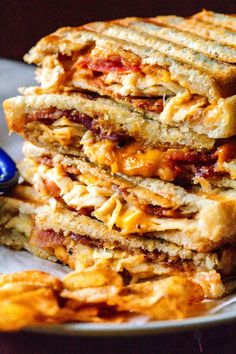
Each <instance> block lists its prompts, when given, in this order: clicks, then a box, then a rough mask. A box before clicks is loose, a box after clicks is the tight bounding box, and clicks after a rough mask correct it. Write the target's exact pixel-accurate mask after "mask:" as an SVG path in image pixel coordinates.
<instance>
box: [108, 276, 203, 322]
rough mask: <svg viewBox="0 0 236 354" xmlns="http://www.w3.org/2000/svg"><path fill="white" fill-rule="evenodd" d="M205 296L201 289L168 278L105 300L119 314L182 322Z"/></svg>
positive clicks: (192, 284)
mask: <svg viewBox="0 0 236 354" xmlns="http://www.w3.org/2000/svg"><path fill="white" fill-rule="evenodd" d="M203 298H204V295H203V291H202V289H201V287H200V286H199V285H198V284H196V283H194V282H192V281H191V280H189V279H187V278H181V277H169V278H165V279H162V280H156V281H147V282H143V283H140V284H132V285H129V286H127V287H125V288H123V289H122V290H121V291H120V292H119V293H118V295H117V296H115V297H113V298H110V299H109V300H108V304H109V305H116V306H118V309H119V310H121V311H131V312H137V313H143V314H146V315H148V316H150V318H152V319H156V320H164V319H174V318H183V317H185V316H186V315H187V312H188V310H189V304H190V303H192V302H200V301H201V300H203Z"/></svg>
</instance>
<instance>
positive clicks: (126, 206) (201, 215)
mask: <svg viewBox="0 0 236 354" xmlns="http://www.w3.org/2000/svg"><path fill="white" fill-rule="evenodd" d="M24 153H25V156H26V158H25V159H24V160H23V161H22V162H21V163H20V164H19V165H18V168H19V170H20V173H21V175H22V176H23V178H24V179H25V180H26V181H27V182H28V183H30V184H32V185H34V187H35V189H36V190H37V191H38V192H40V193H42V194H43V195H45V196H48V197H53V198H55V199H56V200H59V201H60V202H62V203H64V204H65V205H66V207H67V208H68V209H70V210H74V211H76V212H77V213H78V214H82V215H86V216H88V217H90V218H92V219H96V220H98V221H100V222H102V223H103V224H104V225H106V227H108V229H110V230H114V231H115V230H116V231H117V230H118V231H119V232H120V233H121V234H122V235H128V236H130V237H132V236H139V237H141V238H143V237H144V236H145V237H148V238H158V239H164V240H166V241H170V242H175V243H176V244H178V245H180V246H183V247H186V248H188V249H191V250H196V251H198V252H209V251H212V250H213V249H216V248H219V247H221V246H222V245H224V244H230V243H233V242H235V239H236V226H235V217H236V202H235V201H236V191H235V190H232V189H228V190H223V189H214V190H212V191H210V192H203V191H202V189H201V188H195V189H192V190H189V191H186V190H185V189H184V188H182V187H179V186H175V185H173V184H171V183H167V182H163V181H161V180H160V179H157V178H155V179H154V178H152V179H151V178H137V177H125V176H123V175H116V174H114V175H111V174H110V173H109V172H107V171H106V170H104V169H101V168H99V167H97V166H96V165H94V164H92V163H90V162H88V161H87V160H85V159H82V158H78V157H76V158H73V157H70V156H65V155H61V154H53V153H50V152H48V151H47V150H45V149H39V148H36V147H32V145H29V144H27V145H26V146H25V148H24ZM216 220H217V222H216Z"/></svg>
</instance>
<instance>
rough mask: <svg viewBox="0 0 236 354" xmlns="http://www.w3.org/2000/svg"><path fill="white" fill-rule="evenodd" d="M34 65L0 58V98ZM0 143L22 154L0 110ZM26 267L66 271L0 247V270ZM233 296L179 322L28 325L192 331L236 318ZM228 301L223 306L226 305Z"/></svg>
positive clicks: (119, 331)
mask: <svg viewBox="0 0 236 354" xmlns="http://www.w3.org/2000/svg"><path fill="white" fill-rule="evenodd" d="M33 77H34V68H32V67H29V66H26V65H24V64H22V63H18V62H14V61H10V60H4V59H0V101H2V100H3V99H5V98H7V97H12V96H15V95H17V88H18V87H22V86H30V85H34V80H33ZM0 115H1V119H0V146H1V147H3V148H4V149H5V150H6V151H7V152H8V153H9V154H10V155H11V156H12V157H13V158H14V159H15V161H19V159H20V158H21V157H22V154H21V144H22V139H21V138H20V137H18V136H17V135H15V134H13V135H11V136H10V137H9V136H8V133H7V128H6V125H5V122H4V117H3V112H2V110H1V111H0ZM25 269H39V270H44V271H50V272H51V273H53V274H54V275H56V276H59V277H60V276H63V275H64V274H66V273H67V272H68V271H69V270H68V268H67V267H63V266H61V265H59V264H54V263H51V262H48V261H45V260H41V259H39V258H37V257H35V256H33V255H31V254H29V253H27V252H25V251H22V252H18V251H11V250H8V249H6V248H4V247H0V273H7V272H8V273H9V272H14V271H19V270H25ZM234 301H235V303H236V297H235V296H229V297H228V298H226V299H224V300H223V301H222V300H220V301H218V302H217V303H216V305H217V306H218V310H219V311H218V312H221V313H218V314H214V315H207V314H206V315H205V316H201V317H196V318H189V319H185V320H178V321H158V322H157V321H156V322H149V323H143V321H142V318H140V319H139V320H136V322H135V323H127V324H87V323H83V324H60V325H50V326H49V325H47V326H41V327H31V328H29V329H27V330H28V331H33V332H41V333H54V334H59V335H67V334H70V335H76V336H80V335H83V336H85V335H86V336H90V335H91V336H130V335H137V334H139V335H145V334H158V333H164V332H176V331H183V330H190V329H191V330H192V329H197V328H200V327H204V326H215V325H219V324H222V323H227V322H232V321H235V320H236V305H235V304H234ZM226 304H228V306H227V307H226V306H225V305H226Z"/></svg>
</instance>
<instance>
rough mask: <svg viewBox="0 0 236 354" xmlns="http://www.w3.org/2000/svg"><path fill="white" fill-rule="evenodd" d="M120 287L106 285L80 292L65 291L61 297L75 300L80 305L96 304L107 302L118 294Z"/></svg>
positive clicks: (80, 290)
mask: <svg viewBox="0 0 236 354" xmlns="http://www.w3.org/2000/svg"><path fill="white" fill-rule="evenodd" d="M120 289H121V288H120V287H116V286H114V285H106V286H101V287H97V288H95V287H93V288H84V289H78V290H72V291H71V290H67V289H65V290H63V291H62V292H61V294H60V296H61V297H64V298H68V299H74V300H76V301H77V302H78V303H79V304H94V303H103V302H107V301H108V299H109V298H110V297H113V296H115V295H117V294H118V292H119V290H120Z"/></svg>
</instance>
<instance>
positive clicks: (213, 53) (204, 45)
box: [144, 16, 236, 64]
mask: <svg viewBox="0 0 236 354" xmlns="http://www.w3.org/2000/svg"><path fill="white" fill-rule="evenodd" d="M144 23H147V24H149V25H152V30H151V31H150V32H149V33H150V34H151V32H152V34H153V33H154V32H155V34H156V36H158V37H159V38H162V39H166V40H168V41H170V42H173V43H176V44H179V45H182V46H185V47H187V48H189V49H190V48H191V49H194V50H195V51H198V52H200V53H202V54H205V55H206V56H208V57H209V58H213V59H215V60H218V61H222V62H226V63H231V64H235V63H236V49H234V48H233V47H231V46H229V45H223V44H220V43H218V42H216V41H214V40H210V39H207V40H206V39H203V38H202V37H200V36H199V35H198V34H193V33H191V32H186V31H183V30H181V29H180V28H178V26H177V25H176V23H175V21H173V16H157V17H154V18H150V19H145V21H144ZM149 27H151V26H149ZM146 28H148V25H146ZM150 29H151V28H150ZM147 30H148V29H147Z"/></svg>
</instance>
